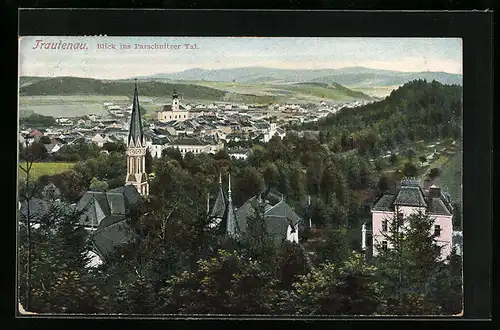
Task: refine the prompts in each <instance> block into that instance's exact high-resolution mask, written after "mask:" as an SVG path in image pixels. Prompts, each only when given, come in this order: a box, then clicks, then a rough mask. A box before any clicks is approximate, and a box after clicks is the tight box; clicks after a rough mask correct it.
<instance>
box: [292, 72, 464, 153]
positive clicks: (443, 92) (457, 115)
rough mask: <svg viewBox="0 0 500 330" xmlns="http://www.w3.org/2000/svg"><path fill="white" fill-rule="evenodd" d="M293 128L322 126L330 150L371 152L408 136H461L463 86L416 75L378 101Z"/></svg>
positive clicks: (410, 138)
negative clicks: (430, 80) (429, 80)
mask: <svg viewBox="0 0 500 330" xmlns="http://www.w3.org/2000/svg"><path fill="white" fill-rule="evenodd" d="M293 128H295V129H308V130H320V131H321V132H320V140H321V142H322V143H327V144H328V146H329V148H330V149H331V150H332V151H334V152H342V151H347V150H352V149H357V150H358V151H359V152H360V153H366V154H372V155H378V154H380V152H381V151H383V150H391V149H392V148H393V147H395V146H397V145H402V144H405V143H408V142H411V141H418V140H424V141H431V140H435V139H439V138H441V139H444V138H448V137H450V138H453V139H460V137H461V136H462V86H459V85H443V84H441V83H439V82H436V81H432V82H431V83H428V82H426V81H425V80H415V81H411V82H408V83H406V84H405V85H403V86H401V87H400V88H398V89H397V90H394V91H393V92H392V93H391V94H390V95H389V96H388V97H387V98H385V99H384V100H382V101H379V102H374V103H371V104H368V105H365V106H361V107H357V108H354V109H349V108H344V109H341V110H339V111H338V112H337V113H335V114H331V115H328V116H327V117H326V118H325V119H322V120H319V121H318V122H313V123H306V124H303V125H301V126H294V127H293Z"/></svg>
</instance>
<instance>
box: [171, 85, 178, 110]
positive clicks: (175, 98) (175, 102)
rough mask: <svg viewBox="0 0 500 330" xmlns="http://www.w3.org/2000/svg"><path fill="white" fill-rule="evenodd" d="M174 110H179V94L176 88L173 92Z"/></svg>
mask: <svg viewBox="0 0 500 330" xmlns="http://www.w3.org/2000/svg"><path fill="white" fill-rule="evenodd" d="M172 111H179V94H177V91H176V90H175V87H174V91H173V92H172Z"/></svg>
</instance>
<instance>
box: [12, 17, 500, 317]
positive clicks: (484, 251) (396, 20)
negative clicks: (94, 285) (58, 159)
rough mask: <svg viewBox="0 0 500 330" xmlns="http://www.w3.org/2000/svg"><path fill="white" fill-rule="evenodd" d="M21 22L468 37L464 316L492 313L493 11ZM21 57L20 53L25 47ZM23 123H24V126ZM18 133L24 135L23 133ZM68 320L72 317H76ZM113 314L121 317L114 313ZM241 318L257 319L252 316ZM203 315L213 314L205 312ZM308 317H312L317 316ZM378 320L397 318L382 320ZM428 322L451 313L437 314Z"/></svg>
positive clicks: (164, 30) (156, 31)
mask: <svg viewBox="0 0 500 330" xmlns="http://www.w3.org/2000/svg"><path fill="white" fill-rule="evenodd" d="M18 19H19V26H18V27H19V30H18V34H19V35H21V36H26V35H58V36H59V35H82V36H83V35H87V36H88V35H108V36H120V35H122V36H123V35H127V36H141V35H143V36H273V37H285V36H286V37H308V36H315V37H385V36H387V37H389V36H390V37H460V38H462V40H463V76H464V80H463V84H464V85H463V86H464V109H465V111H464V129H463V132H464V139H463V148H464V150H465V153H464V163H463V172H464V175H463V185H464V187H465V190H464V191H463V196H464V198H463V200H464V206H463V211H464V224H463V230H464V232H465V241H466V243H465V248H464V290H465V294H464V300H465V302H464V304H465V311H464V318H466V319H489V318H491V293H490V292H491V291H492V290H491V283H492V276H491V269H492V267H491V266H492V263H491V261H492V258H491V256H492V253H491V251H492V244H491V243H492V231H491V230H492V221H491V220H492V205H493V204H492V151H493V143H492V137H493V130H492V119H493V117H492V114H493V41H492V40H493V39H492V36H493V32H492V28H493V13H492V12H491V11H486V12H484V11H483V12H478V11H475V12H465V11H456V12H423V11H421V12H410V11H405V12H396V11H393V12H389V11H377V12H375V11H371V12H366V11H357V12H353V11H350V12H349V11H347V12H346V11H342V12H341V11H291V10H267V11H263V10H237V11H235V10H168V11H163V10H117V9H113V10H108V9H106V10H94V9H90V10H68V9H54V10H40V9H21V10H20V11H19V17H18ZM16 50H17V49H16ZM15 56H16V57H17V52H16V55H15ZM16 80H17V78H16ZM16 87H17V86H16ZM16 94H17V88H16ZM16 99H17V95H16ZM16 103H17V102H16ZM16 105H17V104H16ZM14 118H16V116H14ZM15 120H17V118H16V119H15ZM12 126H13V127H14V123H12ZM15 127H17V123H16V126H15ZM15 134H16V136H17V132H16V133H15ZM16 148H17V142H16ZM14 167H16V166H14ZM14 178H15V176H14ZM14 232H15V230H14ZM61 316H62V317H64V316H63V315H61ZM47 317H49V316H47ZM50 317H58V316H57V315H54V316H50ZM66 317H69V318H71V316H69V315H68V316H66ZM78 317H81V316H78ZM110 317H113V316H112V315H110ZM130 317H131V318H142V319H150V318H155V317H149V316H142V315H141V316H135V317H134V316H132V315H131V316H130ZM100 318H101V317H100ZM102 318H107V317H102ZM161 318H165V317H161ZM175 318H178V317H175ZM214 318H219V319H220V318H221V317H220V316H218V317H217V316H216V317H214ZM237 318H238V319H253V318H252V317H237ZM259 318H260V317H259ZM200 319H207V318H206V317H200ZM265 319H292V318H290V317H279V316H277V317H265ZM293 319H295V320H302V319H303V320H306V318H301V317H293ZM307 319H309V320H311V319H313V318H307ZM319 319H324V318H319ZM331 319H332V320H338V319H349V320H352V319H363V320H367V319H366V318H363V317H352V318H338V317H337V318H336V317H332V318H331ZM373 319H374V318H373V317H372V318H369V320H373ZM376 319H377V320H378V319H390V318H389V317H380V318H378V317H377V318H376ZM403 319H407V318H403ZM408 319H411V318H408ZM413 319H415V318H413ZM426 319H433V320H436V319H443V318H441V317H432V318H426ZM448 319H449V318H448Z"/></svg>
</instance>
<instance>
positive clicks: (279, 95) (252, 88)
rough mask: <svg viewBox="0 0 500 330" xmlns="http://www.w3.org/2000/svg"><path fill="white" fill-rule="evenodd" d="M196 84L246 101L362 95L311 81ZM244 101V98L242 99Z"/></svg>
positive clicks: (297, 99) (285, 100) (351, 97)
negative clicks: (246, 99) (296, 82)
mask: <svg viewBox="0 0 500 330" xmlns="http://www.w3.org/2000/svg"><path fill="white" fill-rule="evenodd" d="M191 83H193V84H196V85H200V86H206V87H211V88H216V89H220V90H223V91H226V92H228V93H229V94H228V95H231V94H230V93H234V94H236V95H237V96H238V98H237V99H235V100H232V99H229V101H240V99H241V100H243V98H242V95H244V94H246V96H247V97H248V101H247V103H251V102H255V103H266V102H276V101H277V102H288V103H293V102H297V103H300V102H304V101H305V102H318V101H322V100H329V101H338V102H341V101H349V100H353V99H361V98H362V97H353V96H350V95H347V94H348V93H351V92H352V91H346V90H339V89H337V88H335V86H332V85H330V86H326V84H325V85H324V86H323V85H320V84H313V83H301V84H293V83H281V84H273V83H270V82H265V83H236V82H235V83H232V82H214V81H193V82H191ZM243 101H245V100H243Z"/></svg>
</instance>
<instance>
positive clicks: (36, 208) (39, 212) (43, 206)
mask: <svg viewBox="0 0 500 330" xmlns="http://www.w3.org/2000/svg"><path fill="white" fill-rule="evenodd" d="M49 208H50V203H49V202H47V201H44V200H42V199H39V198H32V199H31V200H30V203H29V211H30V218H31V219H32V220H33V221H36V220H37V219H40V218H41V217H43V216H44V215H45V214H47V212H48V211H49ZM19 213H20V215H21V216H22V217H27V216H28V202H26V201H25V202H23V203H22V204H21V209H20V210H19Z"/></svg>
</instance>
